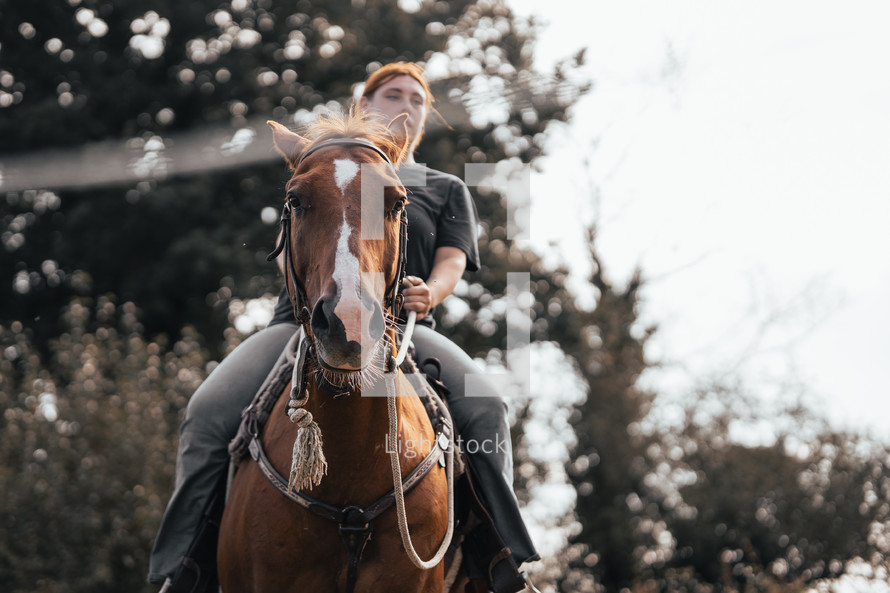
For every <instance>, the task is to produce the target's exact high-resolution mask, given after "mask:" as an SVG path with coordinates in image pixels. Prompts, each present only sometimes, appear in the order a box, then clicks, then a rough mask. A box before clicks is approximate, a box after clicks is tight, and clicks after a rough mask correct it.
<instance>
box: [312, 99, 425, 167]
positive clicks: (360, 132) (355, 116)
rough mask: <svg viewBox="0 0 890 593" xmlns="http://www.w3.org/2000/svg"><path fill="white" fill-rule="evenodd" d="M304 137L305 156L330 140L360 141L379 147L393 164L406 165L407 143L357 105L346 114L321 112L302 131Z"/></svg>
mask: <svg viewBox="0 0 890 593" xmlns="http://www.w3.org/2000/svg"><path fill="white" fill-rule="evenodd" d="M301 135H302V136H303V138H305V139H306V140H307V144H306V146H305V148H304V150H303V152H304V153H307V152H310V151H311V150H312V149H313V148H315V146H317V145H319V144H321V143H322V142H326V141H328V140H334V139H338V138H361V139H364V140H368V141H369V142H372V143H373V144H375V145H376V146H377V147H378V148H380V149H381V150H382V151H383V152H384V153H385V154H386V155H387V156H388V157H389V160H390V161H392V163H393V164H394V165H398V164H400V163H402V162H404V161H405V159H406V157H407V156H408V146H407V144H406V143H399V142H398V141H397V140H396V138H395V137H394V136H393V134H392V132H391V131H390V129H389V128H388V127H387V126H386V125H384V124H382V123H380V122H378V121H377V120H375V119H374V117H373V115H371V114H369V113H362V112H361V111H359V110H358V108H356V107H355V106H353V107H352V108H351V109H350V110H349V111H348V112H345V113H344V112H336V111H329V112H325V113H322V114H321V115H319V116H318V118H317V119H316V120H314V121H313V122H311V123H309V124H307V125H306V127H304V128H303V129H302V130H301Z"/></svg>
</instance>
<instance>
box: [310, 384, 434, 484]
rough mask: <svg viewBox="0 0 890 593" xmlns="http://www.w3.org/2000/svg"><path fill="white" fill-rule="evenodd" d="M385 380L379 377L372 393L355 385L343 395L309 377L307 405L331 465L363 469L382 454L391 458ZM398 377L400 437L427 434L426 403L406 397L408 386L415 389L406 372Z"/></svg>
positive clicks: (397, 410) (382, 456)
mask: <svg viewBox="0 0 890 593" xmlns="http://www.w3.org/2000/svg"><path fill="white" fill-rule="evenodd" d="M385 380H386V379H378V385H377V386H376V388H375V390H374V394H375V395H373V396H371V395H364V396H363V395H362V392H361V390H359V389H355V390H353V391H351V392H349V395H347V396H345V397H340V398H333V397H331V396H330V395H329V394H327V393H324V392H323V391H320V390H319V389H318V387H317V386H316V384H315V381H314V380H313V381H310V384H309V386H308V387H309V393H310V395H309V401H308V402H307V404H306V409H307V410H309V411H310V412H311V413H312V416H313V419H314V420H315V422H317V423H318V426H319V428H320V429H321V432H322V438H323V439H324V453H325V457H326V458H327V459H328V463H329V465H331V466H333V465H343V466H350V467H351V468H352V469H361V467H362V464H363V463H377V461H378V460H379V459H381V458H382V459H385V460H386V462H387V463H388V462H389V461H388V460H389V454H388V451H387V449H389V448H390V446H391V444H389V442H388V433H389V412H388V398H386V397H383V396H382V395H381V393H386V391H385V389H386V387H385V385H384V383H383V382H384V381H385ZM396 381H397V389H398V394H399V396H400V397H396V398H395V402H396V413H397V416H398V421H399V432H400V435H401V437H402V438H410V439H414V438H420V437H428V436H429V435H428V434H427V431H426V430H425V428H424V419H425V418H426V412H425V409H424V407H423V404H422V403H420V401H419V399H418V398H417V397H404V395H406V394H407V393H408V392H407V391H406V390H411V393H413V389H412V388H411V385H410V383H409V382H408V381H407V380H406V379H405V377H404V376H402V375H399V376H397V378H396Z"/></svg>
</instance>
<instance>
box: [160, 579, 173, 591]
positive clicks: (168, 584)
mask: <svg viewBox="0 0 890 593" xmlns="http://www.w3.org/2000/svg"><path fill="white" fill-rule="evenodd" d="M171 587H173V581H171V580H170V577H167V580H166V581H164V584H163V585H161V590H160V591H158V593H169V591H170V590H171Z"/></svg>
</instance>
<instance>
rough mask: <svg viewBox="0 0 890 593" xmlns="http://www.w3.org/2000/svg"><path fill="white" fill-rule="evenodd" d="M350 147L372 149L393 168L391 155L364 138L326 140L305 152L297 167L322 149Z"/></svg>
mask: <svg viewBox="0 0 890 593" xmlns="http://www.w3.org/2000/svg"><path fill="white" fill-rule="evenodd" d="M344 144H345V145H350V146H355V145H356V144H357V145H359V146H364V147H365V148H370V149H371V150H373V151H374V152H376V153H377V154H379V155H380V156H382V157H383V160H385V161H386V162H387V163H389V165H390V166H393V164H392V161H391V160H390V159H389V155H387V154H386V153H385V152H383V150H382V149H381V148H380V147H379V146H377V145H376V144H374V143H373V142H371V141H370V140H365V139H364V138H332V139H331V140H325V141H324V142H319V143H318V144H316V145H315V146H313V147H311V148H310V149H309V150H307V151H306V152H304V153H303V154H302V155H301V156H300V160H299V161H298V162H297V167H299V166H300V164H301V163H302V162H303V160H304V159H305V158H306V157H308V156H309V155H310V154H312V153H313V152H315V151H317V150H321V149H322V148H327V147H328V146H340V145H344Z"/></svg>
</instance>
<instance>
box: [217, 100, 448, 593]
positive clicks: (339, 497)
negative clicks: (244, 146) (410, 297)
mask: <svg viewBox="0 0 890 593" xmlns="http://www.w3.org/2000/svg"><path fill="white" fill-rule="evenodd" d="M270 125H271V126H272V128H273V136H274V143H275V146H276V148H277V149H278V151H279V152H280V153H281V154H282V155H283V156H284V157H285V159H286V160H287V162H288V165H289V166H290V169H291V171H292V176H291V178H290V180H289V181H288V183H287V185H286V199H285V200H286V204H287V205H286V206H285V209H284V214H283V215H282V221H283V227H284V230H285V231H287V232H286V235H287V236H283V237H282V239H281V240H282V244H281V245H280V246H279V247H280V248H281V247H283V248H284V250H283V251H284V256H285V260H286V261H285V269H286V273H285V280H286V282H287V285H288V291H289V293H290V296H291V300H292V302H293V303H294V309H295V312H296V313H297V315H298V319H299V320H300V322H301V325H302V331H303V333H304V337H305V338H306V340H304V342H303V343H301V344H300V348H301V349H303V350H304V354H305V351H306V350H308V354H306V360H305V365H304V366H305V367H306V368H308V369H309V370H308V371H306V372H305V373H302V374H301V373H299V372H298V373H296V374H295V381H297V383H300V382H301V381H302V384H300V385H299V387H298V391H300V392H301V393H302V394H303V396H304V397H303V398H302V399H300V401H299V402H296V403H291V404H290V409H289V412H290V413H291V414H292V417H293V418H294V421H298V420H299V421H300V423H299V426H301V427H302V428H300V429H299V431H298V429H297V427H296V426H295V425H294V423H292V422H291V420H289V419H288V414H287V412H288V410H287V409H286V408H287V406H288V404H287V399H288V398H287V397H281V398H279V401H278V403H277V404H276V406H275V409H274V410H273V412H272V415H271V417H270V418H269V421H268V423H267V424H266V427H265V429H264V431H263V433H262V436H261V439H260V442H261V444H262V448H263V449H264V450H265V451H266V452H267V456H268V457H267V459H268V463H269V465H270V466H272V467H273V468H275V469H277V472H279V474H283V475H284V476H287V475H288V472H287V468H289V467H290V468H291V470H292V472H291V478H292V479H291V484H290V485H288V486H284V487H282V485H281V483H280V482H279V484H278V486H279V488H276V486H275V485H273V483H272V481H270V480H273V481H274V478H270V477H269V474H268V473H266V474H264V472H263V470H262V469H261V464H258V463H253V462H250V461H249V460H248V461H247V462H244V463H242V464H241V465H240V467H239V469H238V471H237V473H236V475H235V477H234V480H233V482H232V485H231V489H230V493H229V498H228V500H227V502H226V509H225V513H224V516H223V519H222V524H221V530H220V539H219V548H218V560H219V577H220V583H221V587H222V590H223V591H224V592H225V593H246V592H257V593H263V592H267V591H268V592H270V593H288V592H292V593H296V592H300V591H305V592H312V593H324V592H335V591H336V592H343V591H346V590H348V589H350V588H354V590H355V591H361V592H377V591H380V592H383V591H386V592H390V593H392V592H396V591H404V592H406V593H407V592H412V593H414V592H433V591H435V592H436V593H439V592H441V591H442V588H443V576H444V575H443V568H442V564H441V563H440V564H438V565H437V566H435V567H433V568H430V569H421V568H418V567H417V566H416V565H415V563H412V561H411V560H409V557H408V555H407V553H406V550H405V547H403V539H402V537H401V536H400V530H399V525H398V524H397V512H396V508H395V506H394V505H390V506H389V508H388V509H387V510H385V511H384V512H381V513H380V514H379V515H378V516H377V517H376V518H375V519H374V520H373V522H372V523H373V525H372V526H370V527H371V528H372V529H373V531H372V532H371V535H370V538H369V539H368V540H367V545H366V546H364V548H363V552H362V550H361V549H359V552H360V553H361V562H360V563H359V564H358V569H357V570H353V571H352V572H351V571H350V570H349V568H348V566H349V563H350V557H349V556H350V554H349V553H347V549H348V547H347V546H344V542H345V541H347V540H348V539H349V538H350V537H353V535H354V534H351V533H349V532H348V530H349V529H350V528H352V529H357V528H356V522H355V521H353V522H352V527H350V526H347V532H348V533H346V534H345V535H344V534H343V533H341V531H342V524H341V525H340V527H339V528H338V522H337V521H336V520H334V521H332V520H331V519H332V518H334V517H330V516H327V517H326V516H324V515H325V513H323V512H320V511H319V512H318V513H316V512H312V509H307V508H305V506H306V505H303V504H302V503H301V504H295V503H294V501H293V500H291V498H293V497H294V494H293V492H294V491H295V490H300V491H301V492H302V493H305V494H307V495H309V496H311V499H314V500H315V501H317V502H318V501H320V502H319V504H318V505H316V508H315V509H314V510H316V511H318V510H319V509H321V508H322V506H324V505H327V507H329V508H333V509H341V510H348V509H350V508H351V509H353V511H354V510H355V509H365V508H367V507H368V505H372V506H373V505H374V503H375V501H379V500H380V498H381V497H382V496H384V495H386V493H387V492H390V491H391V490H392V489H393V479H394V475H393V473H394V472H393V470H392V466H391V458H390V452H391V451H392V450H393V447H395V448H396V449H397V450H398V451H399V460H400V463H401V477H403V478H404V477H408V476H409V475H410V474H412V471H414V470H415V468H417V467H418V465H419V464H421V462H422V461H424V460H425V459H429V458H430V457H428V455H430V456H432V454H433V453H434V452H435V448H436V447H437V443H436V441H437V439H436V436H437V435H436V434H435V433H434V432H433V429H432V427H431V425H430V422H429V420H428V418H427V416H426V413H425V410H424V408H423V405H422V404H421V402H420V401H419V399H418V398H417V397H397V398H391V399H388V398H386V397H367V396H365V397H362V385H363V384H364V385H365V389H366V390H367V389H368V388H369V387H370V385H371V384H372V383H375V382H376V384H377V385H378V386H379V385H382V384H383V379H382V374H383V372H384V370H385V367H386V365H387V364H391V359H392V357H393V354H394V352H395V350H394V348H395V331H394V324H393V322H392V316H391V311H389V310H387V309H391V308H392V307H393V305H395V303H396V302H397V299H396V298H395V288H396V287H397V284H398V282H399V281H400V277H399V276H400V263H399V260H400V237H401V230H402V229H401V227H402V225H403V224H404V223H405V221H404V219H403V217H402V210H403V207H404V204H405V198H406V192H405V189H404V187H403V186H402V184H401V183H400V182H399V180H398V177H397V175H396V172H395V170H394V169H393V166H392V164H391V163H396V164H398V163H399V162H400V160H402V158H403V154H402V153H403V149H402V147H400V146H398V145H397V144H395V143H393V141H392V140H391V139H390V136H389V135H388V133H387V132H386V130H385V129H384V128H382V127H376V126H375V124H372V123H371V122H369V121H367V120H366V119H365V118H363V117H362V116H360V115H357V114H355V113H351V114H349V115H343V116H339V115H337V116H329V117H327V118H325V119H322V120H321V121H320V122H319V123H316V124H315V125H313V126H312V127H310V128H309V129H308V130H307V132H306V133H305V134H304V135H302V136H301V135H298V134H296V133H294V132H291V131H289V130H288V129H287V128H285V127H284V126H281V125H279V124H275V123H274V122H270ZM387 161H389V162H387ZM365 164H374V166H373V167H370V168H369V167H367V166H366V167H364V168H363V166H362V165H365ZM372 170H373V172H372ZM368 175H374V176H375V177H374V179H370V178H369V177H368ZM363 176H364V177H365V179H364V183H363V181H362V178H363ZM363 185H364V186H365V187H366V194H367V193H368V190H367V188H368V187H376V188H377V191H378V193H382V194H383V200H382V204H380V202H379V200H377V201H376V202H375V201H374V200H367V199H366V204H371V203H375V208H376V207H379V208H380V209H381V211H380V212H378V213H376V215H377V218H378V224H379V220H380V219H382V221H383V228H382V229H380V230H382V234H381V235H379V238H377V239H365V238H362V234H363V233H362V230H361V229H362V220H363V219H362V216H363V214H362V186H363ZM381 186H382V187H381ZM371 193H373V192H371ZM367 207H368V206H367V205H366V208H367ZM372 214H374V213H372ZM365 216H366V220H365V223H366V224H367V220H370V219H371V218H367V216H368V213H367V212H366V213H365ZM402 240H403V239H402ZM316 371H317V372H316ZM298 375H299V376H298ZM390 376H395V375H390ZM395 385H396V388H397V389H398V391H399V394H400V395H404V394H406V393H413V391H412V387H411V384H410V383H409V382H408V381H407V379H406V378H405V377H404V376H402V375H401V374H399V375H398V377H397V379H396V384H395ZM298 395H299V394H297V395H292V398H293V397H297V396H298ZM307 395H308V399H307V398H306V396H307ZM391 401H394V402H395V407H396V411H397V418H398V424H397V428H398V442H396V443H393V442H392V441H391V439H390V438H389V434H388V427H389V424H388V423H389V416H388V414H387V412H388V410H387V406H388V405H391V404H390V402H391ZM295 412H296V414H295ZM306 412H308V414H306ZM307 418H308V419H310V421H309V422H307ZM300 431H306V433H305V434H307V435H309V436H308V437H307V438H306V439H303V438H302V436H301V438H300V444H299V445H297V446H295V445H294V443H295V438H296V436H297V434H298V432H300ZM312 431H315V433H320V434H321V435H323V448H324V450H323V457H321V455H322V452H321V451H320V450H318V451H316V450H314V449H316V448H320V446H321V445H322V441H321V440H320V439H315V440H313V437H312V435H313V432H312ZM316 436H318V435H317V434H316ZM445 448H447V447H445ZM308 449H313V450H308ZM301 455H302V456H304V457H303V458H302V461H300V462H299V463H297V462H296V459H297V457H299V456H301ZM312 456H314V457H312ZM307 457H312V458H311V459H307ZM292 462H293V465H292ZM301 463H302V464H303V466H305V465H306V464H308V465H311V466H312V467H311V468H310V469H309V470H308V471H305V472H303V473H302V474H300V475H299V476H298V477H296V479H294V472H297V473H298V474H299V473H300V471H302V470H299V469H294V468H295V466H297V465H300V464H301ZM325 463H326V470H327V471H326V477H325V478H324V479H323V480H322V479H321V474H322V472H323V471H324V469H325ZM313 464H314V465H313ZM430 467H431V469H428V470H427V471H428V473H427V474H426V475H425V477H423V478H422V479H419V480H417V481H416V483H415V484H414V485H413V489H411V490H410V491H409V492H406V494H405V497H404V511H405V513H406V516H407V520H408V522H409V523H408V527H410V541H413V543H414V546H415V547H416V550H417V554H418V555H419V556H420V557H422V558H424V559H427V558H430V557H431V556H433V555H434V554H435V553H436V551H437V548H439V546H440V543H441V542H442V541H443V538H444V537H445V535H446V531H447V526H448V523H449V517H448V509H447V503H446V501H447V499H448V496H446V493H447V487H446V472H445V470H444V469H443V468H442V467H440V465H439V464H438V463H431V464H430ZM279 478H280V475H279ZM284 482H287V480H286V479H285V480H284ZM294 482H296V483H295V484H294ZM406 489H407V485H406ZM285 490H287V491H290V492H291V497H290V498H289V497H288V496H287V495H285ZM321 503H324V504H321ZM308 506H310V507H311V506H312V504H310V505H308ZM328 514H329V515H330V514H332V512H329V513H328ZM341 518H342V517H341ZM358 523H362V521H359V522H358ZM357 537H359V539H361V537H362V536H357ZM359 544H361V542H359ZM358 547H359V548H361V547H362V545H359V546H358ZM354 549H355V548H353V550H354ZM353 560H354V558H353ZM349 581H352V582H349Z"/></svg>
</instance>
